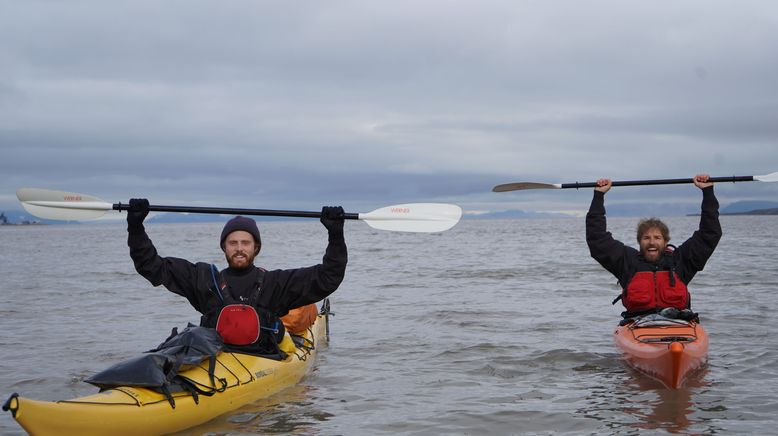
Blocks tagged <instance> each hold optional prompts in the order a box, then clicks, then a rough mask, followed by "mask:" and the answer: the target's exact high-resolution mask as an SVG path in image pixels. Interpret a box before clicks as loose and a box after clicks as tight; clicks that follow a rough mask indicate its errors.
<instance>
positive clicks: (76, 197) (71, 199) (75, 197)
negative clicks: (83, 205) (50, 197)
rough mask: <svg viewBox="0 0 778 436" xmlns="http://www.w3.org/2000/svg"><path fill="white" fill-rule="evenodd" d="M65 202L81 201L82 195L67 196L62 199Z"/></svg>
mask: <svg viewBox="0 0 778 436" xmlns="http://www.w3.org/2000/svg"><path fill="white" fill-rule="evenodd" d="M62 199H63V200H65V201H81V196H80V195H65V196H63V197H62Z"/></svg>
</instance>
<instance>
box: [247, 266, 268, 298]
mask: <svg viewBox="0 0 778 436" xmlns="http://www.w3.org/2000/svg"><path fill="white" fill-rule="evenodd" d="M266 272H267V270H265V269H264V268H260V267H256V278H255V279H254V281H255V282H256V284H257V286H256V287H255V288H254V290H253V291H251V295H250V296H249V304H251V305H252V306H254V307H256V306H257V303H258V302H259V294H261V293H262V283H263V282H264V280H265V273H266Z"/></svg>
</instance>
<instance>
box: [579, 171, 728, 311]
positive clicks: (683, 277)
mask: <svg viewBox="0 0 778 436" xmlns="http://www.w3.org/2000/svg"><path fill="white" fill-rule="evenodd" d="M709 179H710V177H709V176H708V175H707V174H698V175H696V176H695V177H694V179H693V180H694V185H695V186H697V187H698V188H700V190H702V206H701V214H700V225H699V229H698V230H697V231H695V232H694V234H693V235H692V236H691V237H690V238H689V239H687V240H686V241H685V242H684V243H683V244H681V245H680V246H679V247H678V248H674V247H673V246H671V245H669V244H668V243H669V242H670V231H669V230H668V228H667V225H665V224H664V223H663V222H662V221H660V220H658V219H654V218H652V219H648V220H643V221H641V222H640V224H639V225H638V231H637V241H638V244H639V245H640V250H636V249H634V248H632V247H628V246H626V245H624V244H623V243H621V242H619V241H617V240H615V239H614V238H613V236H611V234H610V232H608V231H607V228H606V219H605V193H606V192H608V190H609V189H610V188H611V186H612V183H611V180H610V179H599V180H598V181H597V187H596V188H594V198H593V199H592V203H591V206H590V207H589V212H588V213H587V214H586V243H587V244H588V246H589V252H590V253H591V255H592V257H593V258H594V259H595V260H597V262H599V263H600V265H602V266H603V267H604V268H605V269H607V270H608V271H610V272H611V273H612V274H613V275H614V276H616V278H617V279H618V280H619V284H620V285H621V287H622V292H621V295H620V297H619V298H620V299H621V301H622V303H623V304H624V307H625V308H626V309H627V310H626V312H624V313H622V315H623V316H624V317H625V318H632V317H634V316H639V315H643V314H648V313H656V312H660V311H662V310H663V309H666V308H675V309H677V310H679V311H683V310H685V309H691V296H690V295H689V291H688V289H687V285H688V284H689V282H690V281H691V280H692V278H693V277H694V275H695V274H696V273H697V272H699V271H702V269H703V267H704V266H705V263H706V262H707V261H708V259H709V258H710V256H711V255H712V254H713V251H714V250H715V249H716V245H718V242H719V240H720V239H721V235H722V231H721V224H720V223H719V203H718V200H717V199H716V196H715V194H714V193H713V183H712V182H709ZM619 298H617V299H616V300H614V304H615V302H616V301H618V299H619Z"/></svg>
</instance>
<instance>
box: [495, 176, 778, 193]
mask: <svg viewBox="0 0 778 436" xmlns="http://www.w3.org/2000/svg"><path fill="white" fill-rule="evenodd" d="M708 181H709V182H714V183H715V182H754V181H758V182H778V172H776V173H772V174H766V175H764V176H725V177H711V178H710V179H708ZM679 183H694V179H692V178H687V179H658V180H624V181H620V182H613V186H643V185H673V184H679ZM596 186H597V183H596V182H587V183H578V182H575V183H538V182H517V183H504V184H502V185H497V186H495V187H494V188H492V191H494V192H507V191H521V190H525V189H566V188H575V189H578V188H594V187H596Z"/></svg>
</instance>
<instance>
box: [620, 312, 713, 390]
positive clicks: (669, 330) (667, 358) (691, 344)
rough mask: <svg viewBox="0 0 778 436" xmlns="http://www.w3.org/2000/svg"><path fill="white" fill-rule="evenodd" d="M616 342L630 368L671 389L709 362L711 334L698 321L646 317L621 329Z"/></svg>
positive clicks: (678, 385) (681, 383) (679, 385)
mask: <svg viewBox="0 0 778 436" xmlns="http://www.w3.org/2000/svg"><path fill="white" fill-rule="evenodd" d="M614 340H615V342H616V346H617V347H618V348H619V349H620V350H621V352H622V353H623V354H624V359H625V360H626V361H627V363H628V364H629V365H630V366H632V367H634V368H635V369H637V370H638V371H640V372H642V373H644V374H647V375H648V376H650V377H652V378H655V379H657V380H659V381H660V382H662V383H663V384H664V385H665V386H667V387H668V388H670V389H677V388H679V387H681V386H682V385H683V384H684V382H685V381H686V379H687V378H688V376H689V375H691V374H692V373H693V372H695V371H696V370H698V369H700V368H701V367H702V366H703V365H704V364H705V363H706V362H707V359H708V334H707V333H706V332H705V329H703V328H702V326H701V325H700V324H699V323H696V322H694V321H684V320H680V319H668V318H664V317H645V318H642V319H639V320H637V321H634V322H632V323H629V324H627V325H623V326H619V327H617V328H616V330H615V332H614Z"/></svg>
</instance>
